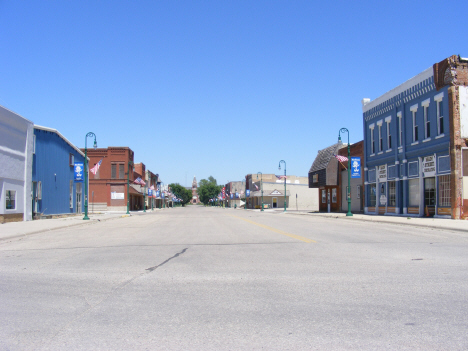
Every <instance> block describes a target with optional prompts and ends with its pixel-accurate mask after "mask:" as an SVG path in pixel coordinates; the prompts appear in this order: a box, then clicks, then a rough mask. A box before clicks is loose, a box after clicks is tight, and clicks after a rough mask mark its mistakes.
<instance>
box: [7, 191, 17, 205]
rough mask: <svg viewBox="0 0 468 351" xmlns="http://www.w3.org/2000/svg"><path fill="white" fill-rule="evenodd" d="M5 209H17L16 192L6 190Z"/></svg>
mask: <svg viewBox="0 0 468 351" xmlns="http://www.w3.org/2000/svg"><path fill="white" fill-rule="evenodd" d="M5 195H6V196H5V208H6V209H7V210H15V209H16V191H15V190H6V191H5Z"/></svg>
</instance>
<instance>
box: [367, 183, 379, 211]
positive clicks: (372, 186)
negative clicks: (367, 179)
mask: <svg viewBox="0 0 468 351" xmlns="http://www.w3.org/2000/svg"><path fill="white" fill-rule="evenodd" d="M375 190H376V187H375V184H370V185H369V206H370V207H374V206H375V204H376V199H377V197H376V195H375Z"/></svg>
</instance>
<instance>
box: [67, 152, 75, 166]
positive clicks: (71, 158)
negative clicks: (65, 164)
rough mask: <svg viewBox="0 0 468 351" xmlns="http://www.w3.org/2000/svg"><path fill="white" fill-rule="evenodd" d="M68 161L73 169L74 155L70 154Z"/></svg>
mask: <svg viewBox="0 0 468 351" xmlns="http://www.w3.org/2000/svg"><path fill="white" fill-rule="evenodd" d="M68 161H69V165H70V167H73V166H74V165H75V155H73V154H70V155H69V156H68Z"/></svg>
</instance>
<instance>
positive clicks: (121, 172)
mask: <svg viewBox="0 0 468 351" xmlns="http://www.w3.org/2000/svg"><path fill="white" fill-rule="evenodd" d="M124 167H125V165H124V164H123V163H122V164H119V179H124V178H125V168H124Z"/></svg>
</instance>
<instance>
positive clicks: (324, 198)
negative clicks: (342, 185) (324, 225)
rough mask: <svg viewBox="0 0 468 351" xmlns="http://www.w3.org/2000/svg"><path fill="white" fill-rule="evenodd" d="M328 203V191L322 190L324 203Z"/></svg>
mask: <svg viewBox="0 0 468 351" xmlns="http://www.w3.org/2000/svg"><path fill="white" fill-rule="evenodd" d="M326 203H327V192H326V191H325V190H322V204H326Z"/></svg>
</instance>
